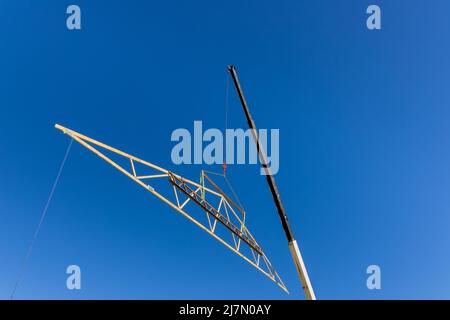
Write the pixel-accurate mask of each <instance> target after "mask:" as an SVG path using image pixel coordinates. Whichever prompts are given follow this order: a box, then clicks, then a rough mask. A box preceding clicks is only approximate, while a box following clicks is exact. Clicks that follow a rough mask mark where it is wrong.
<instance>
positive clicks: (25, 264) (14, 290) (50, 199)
mask: <svg viewBox="0 0 450 320" xmlns="http://www.w3.org/2000/svg"><path fill="white" fill-rule="evenodd" d="M72 143H73V139H70V142H69V145H68V147H67V150H66V153H65V154H64V158H63V160H62V162H61V165H60V167H59V171H58V174H57V175H56V179H55V182H53V187H52V189H51V191H50V194H49V196H48V199H47V202H46V204H45V207H44V210H43V211H42V214H41V219H40V220H39V223H38V225H37V227H36V230H35V232H34V235H33V238H32V239H31V243H30V246H29V247H28V251H27V254H26V256H25V258H24V260H23V263H22V266H21V269H20V273H19V275H18V277H17V281H16V283H15V284H14V288H13V290H12V292H11V296H10V299H11V300H12V299H13V298H14V294H15V293H16V290H17V286H18V285H19V282H20V280H21V279H22V277H23V275H24V273H25V269H26V266H27V263H28V260H29V258H30V256H31V251H32V250H33V246H34V242H35V241H36V238H37V236H38V233H39V230H40V229H41V226H42V223H43V222H44V218H45V216H46V214H47V210H48V207H49V205H50V202H51V201H52V198H53V194H54V193H55V190H56V186H57V185H58V181H59V178H60V177H61V173H62V171H63V169H64V165H65V164H66V161H67V158H68V156H69V152H70V148H71V147H72Z"/></svg>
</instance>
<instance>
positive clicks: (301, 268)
mask: <svg viewBox="0 0 450 320" xmlns="http://www.w3.org/2000/svg"><path fill="white" fill-rule="evenodd" d="M228 72H229V73H230V75H231V77H232V78H233V82H234V86H235V88H236V91H237V93H238V96H239V100H240V101H241V105H242V109H243V110H244V114H245V117H246V119H247V123H248V126H249V128H250V129H251V132H252V137H253V140H254V142H255V144H256V148H257V150H258V154H259V159H260V161H261V165H262V167H263V169H264V172H265V175H266V179H267V183H268V185H269V189H270V192H271V193H272V196H273V200H274V202H275V206H276V208H277V212H278V215H279V217H280V220H281V224H282V226H283V230H284V232H285V234H286V238H287V241H288V244H289V250H290V252H291V255H292V259H293V260H294V263H295V267H296V269H297V272H298V274H299V276H300V281H301V283H302V287H303V291H304V292H305V296H306V299H308V300H316V296H315V294H314V290H313V288H312V285H311V281H310V280H309V276H308V272H307V270H306V266H305V263H304V262H303V258H302V255H301V253H300V249H299V247H298V244H297V241H296V240H295V237H294V233H293V232H292V229H291V226H290V224H289V221H288V217H287V214H286V210H285V209H284V206H283V203H282V202H281V197H280V192H279V191H278V186H277V184H276V182H275V177H274V176H273V175H272V172H271V170H270V167H269V166H268V161H267V156H266V153H265V151H264V148H263V146H262V145H261V144H260V142H259V139H258V134H257V132H258V131H257V129H256V124H255V121H254V120H253V118H252V115H251V114H250V110H249V108H248V105H247V101H246V100H245V97H244V92H243V91H242V88H241V85H240V83H239V78H238V76H237V72H236V68H235V67H234V66H228Z"/></svg>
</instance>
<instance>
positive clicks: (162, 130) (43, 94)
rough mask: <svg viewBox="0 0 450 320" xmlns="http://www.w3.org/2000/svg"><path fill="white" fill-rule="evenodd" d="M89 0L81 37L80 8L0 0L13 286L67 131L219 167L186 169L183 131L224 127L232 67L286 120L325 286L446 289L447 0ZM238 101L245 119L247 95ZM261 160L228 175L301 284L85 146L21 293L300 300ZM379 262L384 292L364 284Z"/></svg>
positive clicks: (431, 293)
mask: <svg viewBox="0 0 450 320" xmlns="http://www.w3.org/2000/svg"><path fill="white" fill-rule="evenodd" d="M74 3H76V4H78V5H79V6H80V7H81V10H82V30H81V31H69V30H67V28H66V26H65V19H66V14H65V11H66V7H67V6H68V5H69V4H72V2H64V1H56V0H55V1H31V0H29V1H24V0H15V1H1V3H0V35H1V36H0V70H1V72H0V168H1V169H0V170H1V175H0V177H1V178H0V219H1V223H0V261H1V263H0V298H3V299H7V298H9V294H10V292H11V290H12V287H13V285H14V282H15V280H16V278H17V275H18V272H19V268H20V265H21V263H22V260H23V257H24V255H25V253H26V250H27V247H28V245H29V242H30V240H31V238H32V234H33V232H34V229H35V228H36V225H37V223H38V221H39V217H40V214H41V212H42V209H43V207H44V205H45V201H46V199H47V197H48V193H49V191H50V189H51V185H52V183H53V180H54V178H55V176H56V173H57V170H58V166H59V164H60V161H61V159H62V157H63V155H64V151H65V148H66V146H67V143H68V140H67V139H68V138H67V137H66V136H63V135H62V134H60V133H59V132H57V131H56V130H55V129H54V128H53V125H54V124H55V123H61V124H63V125H65V126H67V127H69V128H72V129H74V130H77V131H79V132H82V133H85V134H87V135H90V136H92V137H94V138H97V139H99V140H101V141H104V142H106V143H108V144H110V145H112V146H116V147H119V148H121V149H124V150H125V151H128V152H130V153H132V154H135V155H136V156H139V157H141V158H143V159H146V160H149V161H152V162H154V163H156V164H159V165H161V166H163V167H166V168H167V169H169V170H173V171H175V172H177V173H179V174H182V175H184V176H186V177H190V178H193V179H197V178H198V172H199V170H200V169H201V168H205V166H198V165H190V166H175V165H174V164H172V162H171V159H170V151H171V149H172V147H173V145H174V143H172V142H171V141H170V134H171V132H172V131H173V130H174V129H176V128H193V122H194V120H202V121H203V125H204V127H207V128H212V127H214V128H216V127H217V128H223V125H224V101H225V88H226V76H227V73H226V65H227V64H234V65H236V66H237V68H238V72H239V76H240V78H241V82H242V85H243V87H244V90H245V93H246V96H247V100H248V102H249V104H250V107H251V110H252V112H253V114H254V118H255V120H256V123H257V125H258V126H259V127H261V128H279V129H280V171H279V173H278V174H277V176H276V179H277V181H278V184H279V188H280V191H281V195H282V199H283V201H284V204H285V207H286V210H287V212H288V215H289V219H290V221H291V224H292V227H293V230H294V232H295V234H296V236H297V238H298V241H299V244H300V248H301V250H302V253H303V256H304V259H305V262H306V264H307V267H308V270H309V273H310V277H311V281H312V283H313V286H314V288H315V291H316V295H317V297H318V298H322V299H333V298H336V299H380V298H385V299H393V298H405V299H411V298H417V299H432V298H440V299H442V298H447V299H448V298H450V295H449V292H450V291H449V290H448V288H449V287H450V253H449V250H448V247H449V244H450V238H449V234H448V230H449V227H450V217H449V213H450V197H449V196H448V195H449V192H450V169H449V168H450V166H449V163H450V152H449V150H450V148H449V147H450V142H449V140H448V137H449V134H450V125H449V119H450V117H449V116H450V111H449V108H448V106H449V105H450V90H448V85H449V80H450V79H449V77H450V62H449V59H448V57H449V56H450V45H449V41H448V39H449V36H450V21H449V19H448V12H449V10H450V4H449V3H448V1H443V0H442V1H437V0H436V1H414V2H411V1H400V0H396V1H379V0H378V1H371V2H369V1H356V0H354V1H350V0H349V1H277V2H273V1H265V0H262V1H234V0H230V1H221V2H219V1H214V2H213V1H189V2H186V1H164V2H162V1H161V2H152V3H149V2H145V1H126V2H125V1H103V0H101V1H100V0H96V1H82V0H79V1H76V2H74ZM369 4H378V5H380V6H381V10H382V30H380V31H369V30H368V29H367V28H366V26H365V20H366V13H365V11H366V8H367V6H368V5H369ZM229 107H230V111H229V119H228V122H229V126H230V127H234V128H239V127H241V128H246V122H245V119H244V116H243V113H242V111H241V109H240V105H239V102H238V100H237V98H236V95H235V93H234V91H231V94H230V106H229ZM206 169H209V170H220V167H218V166H212V167H206ZM258 172H259V168H258V167H257V166H251V165H246V166H236V165H235V166H230V167H229V169H228V174H229V177H230V179H231V181H232V182H233V184H234V186H235V187H236V189H237V192H238V194H239V196H240V198H241V199H242V200H243V202H244V205H245V207H246V209H247V212H248V225H249V228H250V230H251V231H252V233H253V234H254V235H255V236H256V238H257V239H258V241H259V243H260V244H261V246H262V247H263V248H264V250H265V252H266V253H267V255H268V256H269V258H270V259H271V261H272V263H273V264H274V266H275V267H276V268H277V270H278V272H279V274H280V275H281V277H282V278H283V280H284V281H285V283H286V285H287V286H288V288H289V289H290V291H291V294H290V295H286V294H285V293H284V292H282V291H281V290H280V289H279V288H277V287H276V286H275V285H273V283H271V282H270V281H268V280H267V279H265V278H264V277H263V276H262V275H261V274H260V273H258V272H257V271H256V270H255V269H253V268H252V267H251V266H249V265H248V264H247V263H245V262H244V261H243V260H242V259H239V258H238V257H236V256H234V255H233V254H232V253H231V252H229V251H228V250H226V249H225V248H224V247H223V246H221V245H220V244H219V243H217V242H216V241H214V240H213V239H211V238H210V237H209V236H208V235H206V234H205V233H203V232H201V231H200V230H198V229H197V228H196V227H195V226H194V225H193V224H191V223H190V222H189V221H187V220H186V219H185V218H183V217H182V216H181V215H179V214H177V213H176V212H175V211H173V210H172V209H170V208H169V207H167V206H165V205H164V204H162V203H161V202H159V201H158V200H157V199H155V198H154V197H151V196H150V195H149V194H148V193H147V192H145V191H144V190H142V189H141V188H140V187H138V186H137V185H136V184H135V183H133V182H132V181H131V180H129V179H128V178H126V177H125V176H123V175H121V174H120V173H118V172H117V171H115V170H114V169H113V168H111V167H110V166H108V165H106V164H105V163H104V162H103V161H101V160H99V159H98V158H97V157H96V156H94V155H93V154H91V153H90V152H89V151H87V150H85V149H84V148H82V147H81V146H79V145H77V144H74V145H73V149H72V151H71V154H70V156H69V159H68V162H67V164H66V167H65V170H64V172H63V175H62V178H61V180H60V184H59V186H58V189H57V191H56V193H55V196H54V200H53V202H52V203H51V206H50V208H49V211H48V213H47V217H46V220H45V222H44V224H43V226H42V229H41V232H40V234H39V237H38V239H37V241H36V243H35V247H34V250H33V253H32V255H31V258H30V261H29V264H28V266H27V269H26V273H25V276H24V278H23V279H22V281H21V283H20V284H19V287H18V289H17V293H16V298H18V299H31V298H37V299H52V298H54V299H96V298H106V299H109V298H112V299H117V298H124V299H145V298H149V299H158V298H161V299H171V298H178V299H180V298H193V299H195V298H206V299H214V298H223V299H234V298H236V299H241V298H255V299H258V298H261V299H303V294H302V292H301V287H300V285H299V281H298V278H297V275H296V271H295V268H294V266H293V264H292V262H291V258H290V254H289V250H288V248H287V245H286V240H285V237H284V234H283V231H282V228H281V226H280V224H279V221H278V216H277V214H276V211H275V208H274V205H273V203H272V199H271V196H270V193H269V190H268V187H267V185H266V182H265V178H264V177H262V176H260V175H259V174H258ZM70 264H77V265H79V266H80V267H81V270H82V290H80V291H69V290H67V289H66V287H65V283H66V277H67V275H66V274H65V269H66V267H67V266H68V265H70ZM370 264H377V265H379V266H380V267H381V270H382V290H379V291H376V290H368V289H367V288H366V278H367V275H366V272H365V271H366V268H367V266H368V265H370Z"/></svg>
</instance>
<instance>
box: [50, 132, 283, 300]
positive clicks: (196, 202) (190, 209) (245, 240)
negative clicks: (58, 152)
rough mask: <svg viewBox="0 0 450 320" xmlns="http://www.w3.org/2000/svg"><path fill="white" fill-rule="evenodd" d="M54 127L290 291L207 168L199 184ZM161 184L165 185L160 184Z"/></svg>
mask: <svg viewBox="0 0 450 320" xmlns="http://www.w3.org/2000/svg"><path fill="white" fill-rule="evenodd" d="M55 127H56V128H57V129H59V130H61V131H62V132H63V133H65V134H67V135H69V136H70V137H71V138H72V139H74V140H75V141H77V142H78V143H80V144H81V145H82V146H84V147H85V148H87V149H88V150H90V151H92V152H93V153H94V154H96V155H97V156H99V157H100V158H102V159H103V160H105V161H106V162H107V163H109V164H110V165H112V166H113V167H115V168H116V169H118V170H119V171H120V172H122V173H123V174H125V175H126V176H127V177H129V178H130V179H131V180H133V181H134V182H136V183H137V184H139V185H140V186H141V187H143V188H144V189H146V190H147V191H148V192H150V193H151V194H153V195H154V196H156V197H157V198H158V199H159V200H161V201H163V202H164V203H166V204H167V205H169V206H170V207H172V208H173V209H175V210H176V211H177V212H179V213H181V214H182V215H183V216H185V217H186V218H187V219H189V220H190V221H191V222H193V223H194V224H195V225H197V226H198V227H199V228H201V229H202V230H204V231H205V232H207V233H208V234H209V235H210V236H212V237H213V238H215V239H216V240H217V241H219V242H220V243H222V244H223V245H224V246H225V247H227V248H228V249H230V250H231V251H233V252H234V253H235V254H237V255H238V256H240V257H241V258H242V259H244V260H245V261H247V262H248V263H250V264H251V265H252V266H254V267H255V268H256V269H258V270H259V271H261V272H262V273H263V274H264V275H265V276H267V277H268V278H269V279H270V280H272V281H273V282H274V283H276V284H277V285H278V286H279V287H280V288H281V289H283V290H284V291H285V292H287V293H288V290H287V288H286V286H285V285H284V283H283V281H282V279H281V278H280V276H279V275H278V273H277V272H276V270H275V269H274V267H273V266H272V264H271V262H270V261H269V259H268V258H267V256H266V255H265V253H264V251H263V250H262V248H261V247H260V246H259V244H258V242H257V241H256V239H255V238H254V237H253V235H252V234H251V233H250V231H249V230H248V228H247V225H246V213H245V210H244V209H243V208H242V206H241V205H240V204H236V202H235V201H233V200H232V199H231V198H230V197H229V196H228V195H227V194H225V192H223V191H222V190H221V189H220V188H219V186H218V185H217V184H216V183H215V182H214V181H213V180H212V179H211V177H210V176H209V175H208V174H207V173H206V172H205V171H201V175H200V183H197V182H194V181H192V180H189V179H187V178H184V177H182V176H180V175H178V174H175V173H173V172H170V171H168V170H166V169H163V168H161V167H159V166H157V165H155V164H153V163H150V162H147V161H145V160H142V159H139V158H137V157H135V156H132V155H130V154H128V153H125V152H123V151H120V150H118V149H115V148H113V147H110V146H108V145H106V144H104V143H102V142H99V141H97V140H94V139H92V138H89V137H87V136H85V135H82V134H80V133H77V132H75V131H73V130H70V129H68V128H65V127H63V126H60V125H58V124H57V125H55ZM96 147H100V148H101V149H100V150H102V151H99V149H97V148H96ZM105 150H107V151H109V152H108V153H109V154H111V153H112V154H114V155H115V157H117V156H118V157H119V158H121V162H124V161H123V160H126V162H128V165H126V166H125V165H123V164H122V165H121V164H119V163H118V162H120V161H117V160H116V161H113V160H112V159H111V158H110V157H108V156H107V155H105V154H104V153H103V152H105ZM140 171H143V172H145V174H141V172H140ZM150 182H151V185H150V184H149V183H150ZM161 183H163V184H165V186H157V185H158V184H161Z"/></svg>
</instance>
